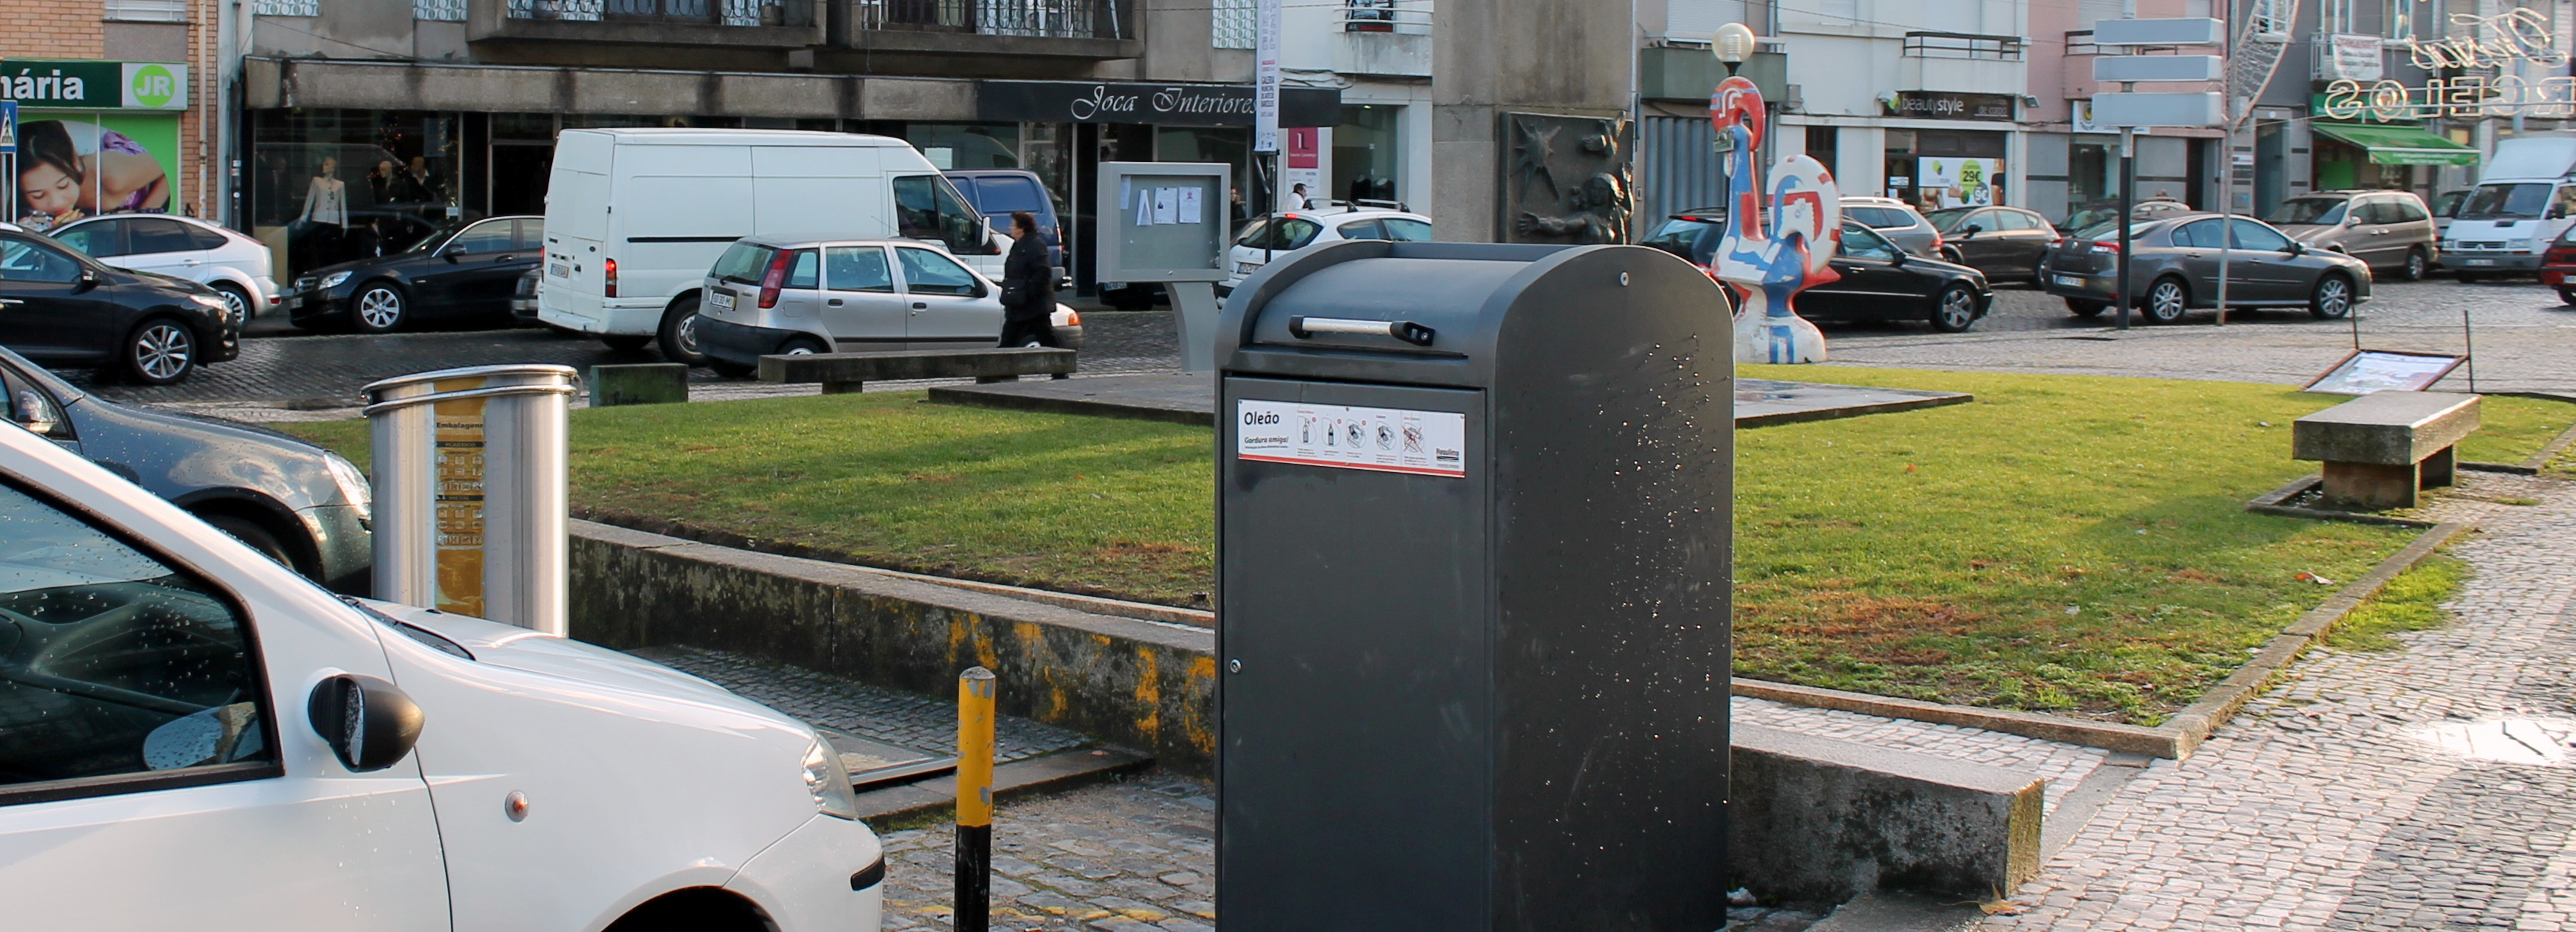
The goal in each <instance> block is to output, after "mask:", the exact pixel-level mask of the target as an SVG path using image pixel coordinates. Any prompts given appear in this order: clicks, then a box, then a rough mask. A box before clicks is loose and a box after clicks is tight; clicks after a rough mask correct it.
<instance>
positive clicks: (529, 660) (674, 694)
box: [367, 600, 802, 725]
mask: <svg viewBox="0 0 2576 932" xmlns="http://www.w3.org/2000/svg"><path fill="white" fill-rule="evenodd" d="M367 604H368V606H369V607H372V608H374V609H375V610H377V611H379V612H383V613H385V614H386V615H388V616H391V617H392V618H393V619H394V620H396V621H400V622H403V623H405V624H410V625H416V626H418V627H421V628H425V629H428V630H429V631H431V632H434V633H436V634H438V635H439V636H441V637H445V638H447V639H448V640H451V641H454V642H456V644H457V646H460V647H463V648H465V651H466V653H470V654H473V655H474V659H475V660H477V661H479V662H482V663H488V664H491V665H493V666H496V667H508V668H510V669H513V670H523V671H526V672H529V673H541V674H544V675H547V676H556V677H562V678H564V679H567V680H575V681H578V682H583V683H591V684H596V685H600V686H608V687H613V688H617V689H626V690H632V691H635V692H639V693H646V694H651V695H658V696H664V697H668V698H672V699H679V700H683V701H689V702H698V703H704V704H707V705H718V706H724V707H727V708H732V709H737V710H741V711H747V712H756V713H758V714H761V715H764V716H770V717H777V718H786V716H784V715H781V714H780V713H779V712H778V711H777V710H775V709H772V708H770V707H768V706H765V705H761V704H759V703H757V702H753V701H751V700H749V699H745V698H743V697H741V696H738V695H735V694H734V693H733V692H732V691H730V690H727V689H725V688H724V687H722V686H718V685H716V684H714V683H710V682H707V681H706V680H702V679H699V678H697V677H694V676H690V675H689V674H686V673H682V672H680V671H678V670H674V669H671V668H670V667H666V666H663V665H661V664H658V663H654V662H652V661H650V660H646V659H643V658H641V657H635V656H631V655H628V654H622V653H619V652H617V651H613V650H609V649H607V648H605V647H599V646H596V645H591V644H585V643H582V642H580V641H575V640H572V639H569V638H559V637H555V636H554V635H551V634H542V633H539V632H536V631H530V630H528V629H526V628H521V627H518V626H516V625H505V624H502V623H500V622H497V621H486V620H484V619H481V618H475V617H472V616H469V615H458V614H453V613H450V612H440V611H432V610H430V609H425V608H414V607H412V606H409V605H395V604H393V603H390V602H377V601H373V600H369V601H368V602H367ZM790 720H791V721H792V719H790ZM799 724H800V725H801V724H802V723H799Z"/></svg>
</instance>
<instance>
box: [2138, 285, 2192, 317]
mask: <svg viewBox="0 0 2576 932" xmlns="http://www.w3.org/2000/svg"><path fill="white" fill-rule="evenodd" d="M2190 308H2191V292H2190V291H2189V290H2187V289H2185V288H2183V286H2182V279H2179V278H2159V279H2156V283H2155V284H2152V285H2148V286H2147V300H2146V303H2145V305H2144V306H2142V307H2140V308H2139V310H2141V311H2143V312H2145V315H2146V318H2147V322H2148V323H2151V324H2170V323H2175V322H2178V321H2180V320H2182V315H2183V312H2185V311H2187V310H2189V309H2190Z"/></svg>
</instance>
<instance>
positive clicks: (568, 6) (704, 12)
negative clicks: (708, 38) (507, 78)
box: [509, 0, 815, 26]
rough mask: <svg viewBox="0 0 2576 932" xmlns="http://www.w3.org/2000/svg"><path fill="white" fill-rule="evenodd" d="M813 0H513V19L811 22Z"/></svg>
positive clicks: (725, 23)
mask: <svg viewBox="0 0 2576 932" xmlns="http://www.w3.org/2000/svg"><path fill="white" fill-rule="evenodd" d="M814 2H815V0H510V6H509V11H510V18H511V19H560V20H571V21H575V22H599V21H603V20H605V21H613V22H644V23H677V24H685V25H705V26H812V25H814Z"/></svg>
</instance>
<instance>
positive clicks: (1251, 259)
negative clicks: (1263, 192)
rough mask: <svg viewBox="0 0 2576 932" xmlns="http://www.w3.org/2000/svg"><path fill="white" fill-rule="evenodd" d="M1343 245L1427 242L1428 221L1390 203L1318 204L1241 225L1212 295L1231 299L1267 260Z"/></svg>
mask: <svg viewBox="0 0 2576 932" xmlns="http://www.w3.org/2000/svg"><path fill="white" fill-rule="evenodd" d="M1346 239H1386V240H1397V241H1401V242H1408V243H1426V242H1430V241H1431V218H1430V217H1426V216H1423V215H1421V214H1417V213H1413V212H1411V211H1407V210H1405V209H1404V205H1402V204H1398V203H1395V202H1393V201H1356V202H1352V203H1348V204H1345V203H1342V202H1339V201H1326V202H1322V203H1321V204H1320V205H1319V206H1315V207H1309V208H1306V209H1304V210H1298V211H1293V212H1290V213H1285V214H1279V215H1277V216H1269V215H1264V216H1259V217H1254V218H1252V222H1250V223H1246V224H1244V225H1243V232H1242V233H1241V234H1239V235H1237V236H1236V237H1235V238H1234V245H1232V246H1229V247H1227V248H1226V251H1225V268H1226V273H1225V280H1224V281H1222V282H1218V283H1217V286H1216V293H1217V296H1218V297H1224V296H1226V295H1229V294H1233V293H1234V289H1235V288H1236V287H1237V286H1240V285H1242V284H1243V280H1244V279H1247V278H1251V277H1252V273H1254V272H1258V271H1261V267H1262V266H1264V265H1268V264H1270V262H1271V260H1272V259H1274V258H1276V257H1279V256H1284V255H1287V254H1288V253H1291V252H1295V251H1297V250H1300V249H1304V248H1306V247H1308V246H1312V245H1314V244H1316V243H1330V242H1333V241H1336V240H1346Z"/></svg>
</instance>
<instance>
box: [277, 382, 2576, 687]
mask: <svg viewBox="0 0 2576 932" xmlns="http://www.w3.org/2000/svg"><path fill="white" fill-rule="evenodd" d="M1743 374H1744V375H1746V376H1748V377H1758V378H1787V379H1808V380H1816V381H1831V382H1842V383H1848V384H1859V385H1879V386H1890V387H1903V388H1927V389H1946V390H1954V391H1967V392H1973V393H1975V394H1976V395H1977V396H1978V400H1977V402H1976V403H1975V404H1969V405H1957V406H1952V407H1946V408H1937V409H1932V410H1927V411H1916V412H1908V413H1902V414H1891V415H1879V416H1873V417H1863V418H1852V419H1846V420H1838V421H1824V422H1816V423H1808V424H1792V425H1785V426H1779V427H1766V428H1762V429H1758V430H1748V431H1744V432H1742V433H1740V434H1739V435H1738V436H1737V443H1738V447H1737V450H1738V456H1737V468H1736V475H1737V483H1736V506H1737V510H1736V540H1737V549H1736V555H1737V572H1736V619H1735V625H1736V626H1735V631H1736V644H1737V650H1736V664H1737V673H1739V674H1740V675H1745V676H1753V677H1759V678H1763V679H1774V680H1784V681H1788V682H1795V683H1804V684H1809V685H1816V686H1825V687H1831V688H1837V689H1850V690H1857V691H1861V692H1871V693H1878V694H1882V695H1893V696H1907V697H1914V698H1921V699H1929V700H1936V701H1944V702H1959V703H1969V704H1979V705H1990V706H2000V707H2006V708H2017V709H2030V710H2038V711H2050V712H2057V713H2063V714H2073V715H2080V716H2088V717H2094V718H2100V719H2106V720H2114V721H2126V722H2134V723H2139V724H2154V723H2156V722H2159V721H2161V720H2162V719H2163V718H2164V717H2165V716H2166V715H2169V714H2171V713H2172V712H2173V711H2174V710H2175V709H2178V708H2180V707H2181V706H2183V705H2186V704H2188V703H2190V702H2191V701H2192V700H2194V699H2196V698H2198V697H2199V695H2200V693H2201V692H2202V690H2204V689H2205V688H2206V687H2207V686H2208V684H2210V683H2213V682H2216V681H2217V680H2219V679H2221V678H2223V677H2225V676H2226V675H2227V674H2228V673H2230V672H2232V671H2233V670H2234V669H2235V668H2236V667H2237V666H2239V665H2241V664H2242V663H2243V662H2244V659H2245V657H2246V650H2247V649H2248V648H2250V647H2254V646H2256V645H2259V644H2261V643H2263V641H2265V640H2266V639H2268V638H2270V637H2271V636H2272V635H2273V634H2275V633H2278V632H2279V630H2280V629H2281V628H2282V627H2283V626H2285V625H2286V624H2288V623H2289V621H2290V620H2291V619H2294V618H2296V617H2297V616H2298V615H2299V614H2301V613H2303V612H2305V611H2307V610H2308V609H2309V608H2311V607H2314V606H2315V605H2316V604H2317V603H2318V602H2319V601H2320V600H2322V599H2323V598H2325V596H2327V595H2328V594H2331V593H2332V592H2333V591H2334V589H2333V588H2332V587H2330V586H2321V585H2318V584H2316V583H2313V582H2306V581H2302V580H2300V579H2299V574H2300V573H2302V572H2306V573H2310V574H2313V575H2315V576H2322V577H2325V578H2327V579H2332V580H2337V581H2345V580H2351V579H2354V578H2357V577H2358V576H2359V575H2361V574H2362V573H2364V572H2367V571H2368V570H2369V568H2370V567H2371V566H2372V565H2373V564H2375V563H2377V562H2378V561H2379V560H2381V559H2383V558H2385V557H2386V556H2387V555H2388V554H2390V553H2393V552H2395V551H2396V550H2397V549H2398V548H2399V547H2400V546H2403V544H2404V542H2405V541H2406V540H2407V539H2408V538H2409V537H2410V536H2411V533H2410V532H2407V531H2403V530H2398V529H2391V528H2379V527H2369V526H2363V525H2354V524H2339V523H2333V522H2316V521H2306V520H2301V519H2294V518H2280V517H2272V516H2265V515H2251V514H2247V513H2245V512H2244V510H2243V507H2242V506H2243V503H2244V501H2245V500H2246V499H2248V498H2252V497H2253V496H2255V495H2258V494H2261V493H2262V492H2265V491H2268V490H2270V489H2272V488H2274V487H2276V486H2278V485H2280V484H2281V483H2283V482H2286V481H2288V480H2289V479H2291V478H2294V477H2296V476H2298V475H2301V474H2303V473H2306V472H2309V471H2312V470H2313V468H2314V464H2310V463H2300V462H2296V461H2293V460H2291V459H2290V458H2289V445H2290V422H2291V421H2292V420H2294V419H2296V418H2297V417H2299V416H2300V415H2303V414H2308V413H2311V412H2314V411H2318V410H2322V409H2324V408H2326V407H2329V406H2331V405H2334V404H2337V403H2340V402H2341V401H2343V400H2345V399H2342V398H2340V397H2336V396H2327V395H2307V394H2303V393H2300V392H2296V391H2288V390H2284V389H2282V388H2280V387H2277V386H2268V385H2248V384H2240V383H2225V382H2184V381H2158V380H2145V379H2118V378H2095V377H2073V376H2033V375H2011V374H1984V373H1966V372H1922V371H1903V370H1874V369H1854V368H1841V367H1834V368H1818V367H1778V366H1746V367H1743ZM2488 403H2489V407H2488V408H2487V409H2486V417H2487V424H2488V428H2487V430H2488V432H2489V433H2488V434H2487V435H2482V436H2481V437H2480V438H2479V439H2478V440H2477V442H2476V444H2475V445H2473V446H2471V447H2470V448H2469V450H2468V451H2467V452H2469V454H2470V455H2471V456H2472V457H2474V458H2479V459H2493V460H2502V461H2505V462H2517V461H2519V460H2520V459H2522V458H2523V457H2525V456H2528V455H2530V454H2531V453H2532V452H2533V451H2535V450H2537V449H2538V448H2539V447H2540V445H2541V444H2543V443H2545V442H2546V441H2547V440H2548V438H2549V437H2551V436H2554V435H2555V434H2556V433H2557V431H2559V430H2563V429H2564V428H2565V427H2566V426H2567V424H2568V423H2569V421H2570V420H2576V406H2569V405H2563V404H2556V403H2552V402H2536V401H2529V400H2527V399H2503V398H2491V399H2489V402H2488ZM283 426H286V427H287V429H289V430H293V431H295V432H297V433H301V434H304V435H306V436H308V437H313V438H315V439H317V440H320V441H322V442H324V443H326V444H329V445H331V446H334V447H337V448H340V449H342V450H344V451H346V452H349V453H351V454H353V455H360V458H361V459H362V460H363V456H362V454H363V453H364V452H365V451H364V448H365V445H366V442H367V440H366V432H365V428H364V426H363V425H360V424H358V423H356V422H346V423H324V424H302V425H283ZM1210 447H1211V443H1210V439H1209V432H1208V431H1207V429H1205V428H1199V427H1185V426H1179V425H1170V424H1159V423H1153V422H1145V421H1126V420H1114V419H1104V418H1090V417H1081V416H1074V415H1051V414H1034V413H1019V412H1005V411H992V410H984V409H976V408H963V407H952V406H946V405H930V404H924V403H921V402H920V396H919V395H918V394H911V393H904V394H895V393H885V394H867V395H836V396H809V397H802V398H782V399H771V400H762V401H736V402H725V403H723V404H696V405H663V406H639V407H626V408H608V409H600V410H585V411H577V412H574V413H573V416H572V451H573V455H572V469H573V475H572V484H573V498H574V502H575V503H576V505H577V506H578V507H582V508H588V509H605V510H614V511H624V512H632V513H639V514H646V515H653V516H658V517H664V518H670V519H676V520H680V521H685V522H689V523H692V524H696V525H700V526H704V527H708V528H711V529H717V530H723V531H728V532H732V533H737V534H744V535H749V536H754V537H760V538H765V539H774V540H781V541H792V542H796V543H801V544H805V545H808V546H813V547H817V548H821V549H825V550H830V551H836V552H841V553H846V554H849V555H850V557H851V558H852V559H854V560H857V561H860V562H866V563H872V564H877V565H884V566H894V567H901V568H907V569H917V570H925V571H930V572H945V573H952V574H957V575H966V576H973V577H976V578H984V579H1001V580H1010V581H1018V582H1023V583H1027V584H1033V585H1040V586H1047V587H1052V588H1061V589H1072V590H1075V591H1091V592H1108V593H1112V594H1118V595H1124V596H1127V597H1131V598H1140V599H1145V600H1150V601H1157V602H1166V603H1175V604H1190V603H1191V602H1193V601H1194V599H1195V597H1196V596H1197V594H1199V593H1204V592H1207V591H1209V590H1210V589H1211V585H1210V579H1211V578H1212V575H1213V553H1212V550H1211V548H1212V543H1211V541H1212V531H1211V521H1210V516H1209V507H1210V502H1211V501H1212V500H1213V495H1214V491H1213V485H1212V473H1211V470H1210V467H1209V461H1208V457H1209V454H1210Z"/></svg>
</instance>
